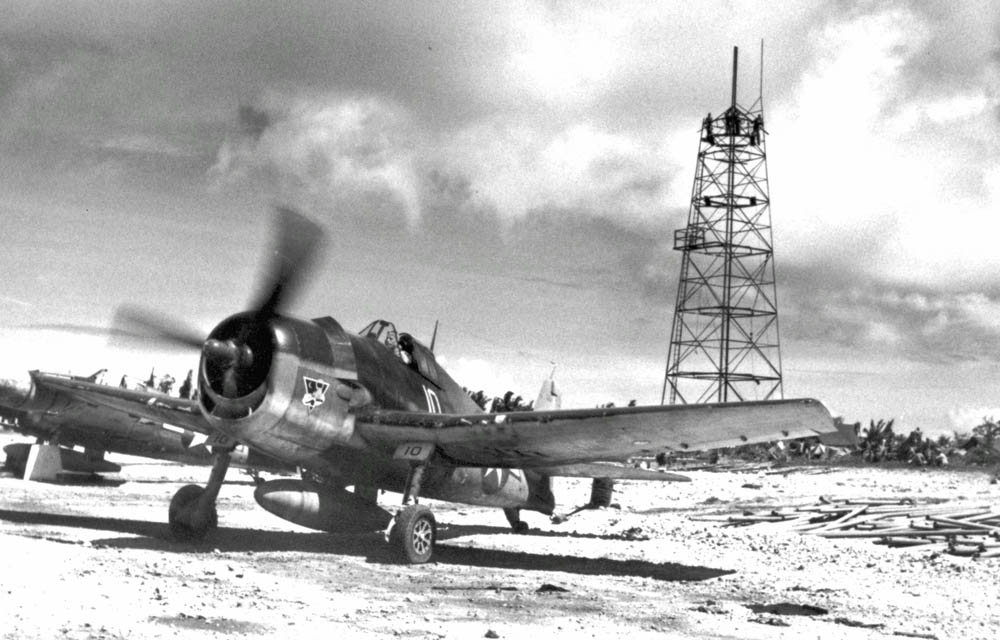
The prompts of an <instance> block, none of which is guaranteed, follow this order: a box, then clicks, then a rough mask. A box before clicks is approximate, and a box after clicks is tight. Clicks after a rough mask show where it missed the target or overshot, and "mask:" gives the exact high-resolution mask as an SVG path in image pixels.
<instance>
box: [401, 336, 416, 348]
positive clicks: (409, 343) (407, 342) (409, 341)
mask: <svg viewBox="0 0 1000 640" xmlns="http://www.w3.org/2000/svg"><path fill="white" fill-rule="evenodd" d="M399 348H400V349H403V350H404V351H413V336H411V335H410V334H408V333H401V334H399Z"/></svg>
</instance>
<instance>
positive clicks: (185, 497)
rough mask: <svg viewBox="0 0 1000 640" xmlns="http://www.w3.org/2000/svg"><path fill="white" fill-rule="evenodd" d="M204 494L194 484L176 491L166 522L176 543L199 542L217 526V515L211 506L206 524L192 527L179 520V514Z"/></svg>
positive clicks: (203, 490)
mask: <svg viewBox="0 0 1000 640" xmlns="http://www.w3.org/2000/svg"><path fill="white" fill-rule="evenodd" d="M203 493H205V489H204V488H203V487H200V486H198V485H196V484H188V485H184V486H183V487H181V488H180V489H178V490H177V493H175V494H174V497H173V498H171V500H170V509H169V511H168V516H167V522H168V525H169V527H170V535H171V536H173V538H174V540H177V541H178V542H195V541H198V540H201V539H202V538H204V537H205V535H206V534H207V533H208V532H209V531H210V530H211V529H214V528H215V527H217V526H218V525H219V514H218V512H217V511H216V510H215V505H212V510H211V512H210V513H209V518H208V521H207V522H206V524H204V525H203V526H200V527H194V526H192V525H191V523H190V522H187V521H186V520H184V519H182V518H181V513H182V512H184V511H186V509H187V507H188V506H190V505H191V504H193V503H194V502H196V501H197V500H198V498H200V497H201V495H202V494H203Z"/></svg>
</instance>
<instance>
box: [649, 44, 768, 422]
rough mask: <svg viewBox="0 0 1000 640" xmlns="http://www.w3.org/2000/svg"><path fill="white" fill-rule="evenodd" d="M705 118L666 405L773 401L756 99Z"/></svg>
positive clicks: (681, 247) (763, 161)
mask: <svg viewBox="0 0 1000 640" xmlns="http://www.w3.org/2000/svg"><path fill="white" fill-rule="evenodd" d="M737 61H738V50H737V49H736V48H734V49H733V91H732V101H731V103H730V106H729V108H728V109H726V111H725V112H724V113H722V114H721V115H719V116H717V117H714V118H713V117H712V115H711V114H709V115H708V116H706V117H705V119H704V121H703V122H702V128H701V142H700V144H699V146H698V166H697V169H696V170H695V177H694V187H693V188H692V193H691V208H690V210H689V212H688V221H687V226H686V227H684V228H683V229H678V230H676V231H675V232H674V249H675V250H677V251H680V252H682V255H683V258H682V262H681V271H680V283H679V285H678V287H677V304H676V307H675V310H674V320H673V328H672V330H671V340H670V350H669V352H668V354H667V370H666V375H665V378H664V382H663V397H662V398H661V402H664V401H666V396H667V390H668V389H669V391H670V403H671V404H678V403H679V404H688V403H703V402H737V401H743V400H755V399H756V400H766V399H775V398H782V397H783V389H782V382H781V351H780V348H779V344H778V303H777V295H776V290H775V278H774V255H773V250H772V246H773V236H772V233H771V210H770V198H769V195H768V181H767V152H766V148H765V137H766V134H765V130H764V113H763V101H762V99H761V98H758V99H757V102H755V103H754V104H753V106H752V107H750V109H744V108H743V107H741V106H740V105H739V104H738V103H737V100H736V69H737Z"/></svg>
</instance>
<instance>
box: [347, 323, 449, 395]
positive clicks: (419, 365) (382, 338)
mask: <svg viewBox="0 0 1000 640" xmlns="http://www.w3.org/2000/svg"><path fill="white" fill-rule="evenodd" d="M359 335H360V336H361V337H362V338H367V339H369V340H372V341H373V342H376V343H378V344H381V345H382V346H383V347H385V348H386V349H388V350H389V351H391V352H392V354H393V355H395V356H396V357H397V358H399V359H400V360H401V361H402V362H404V363H405V364H406V365H408V366H409V367H410V368H411V369H413V370H414V371H417V372H418V373H420V375H422V376H423V377H425V378H427V379H428V380H430V381H431V382H433V383H434V384H435V385H437V386H440V384H441V383H440V374H439V373H438V366H437V360H435V358H434V353H433V352H432V351H431V350H430V349H428V348H427V347H425V346H424V345H423V344H421V343H420V342H418V341H417V340H416V338H414V337H413V336H411V335H410V334H408V333H399V332H397V331H396V325H394V324H393V323H391V322H389V321H388V320H375V321H374V322H372V323H370V324H369V325H368V326H366V327H365V328H364V329H362V330H361V332H360V333H359Z"/></svg>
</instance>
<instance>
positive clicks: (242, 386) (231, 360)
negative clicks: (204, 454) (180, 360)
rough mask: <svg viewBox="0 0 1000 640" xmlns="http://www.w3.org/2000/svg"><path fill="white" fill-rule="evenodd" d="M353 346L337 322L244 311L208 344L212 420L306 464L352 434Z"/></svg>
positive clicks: (205, 379)
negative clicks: (350, 387)
mask: <svg viewBox="0 0 1000 640" xmlns="http://www.w3.org/2000/svg"><path fill="white" fill-rule="evenodd" d="M356 384H357V371H356V366H355V361H354V352H353V350H352V348H351V344H350V340H349V338H348V337H347V334H346V332H344V330H343V328H341V327H340V325H339V324H337V323H336V321H334V320H332V319H330V318H324V319H322V320H317V321H309V320H301V319H296V318H289V317H283V316H271V317H267V318H261V317H260V316H259V315H257V314H254V313H250V312H248V313H242V314H237V315H235V316H232V317H230V318H228V319H226V320H225V321H223V322H222V323H221V324H220V325H219V326H218V327H216V328H215V329H214V330H213V331H212V333H210V334H209V337H208V339H207V340H206V341H205V347H204V348H203V350H202V357H201V365H200V368H199V390H200V391H199V392H200V402H201V405H202V410H203V412H204V414H205V416H206V417H207V419H208V420H209V421H210V422H211V423H212V425H213V426H214V427H215V428H217V429H219V430H220V431H221V432H223V433H225V434H227V435H229V436H231V437H232V438H234V439H235V440H237V441H239V442H242V443H244V444H248V445H251V446H253V447H254V448H257V449H259V450H261V451H263V452H265V453H267V454H270V455H272V456H275V457H277V458H279V459H281V460H286V461H292V462H297V463H305V462H307V461H308V460H310V459H312V458H313V457H314V456H315V455H317V454H318V453H319V452H322V451H325V450H327V449H329V448H330V447H331V446H333V445H335V444H343V443H345V442H347V441H348V440H349V439H350V437H351V435H352V434H353V432H354V421H353V415H352V414H350V412H349V408H350V405H351V396H348V399H345V398H344V397H343V395H344V394H338V389H340V388H342V387H344V386H345V385H356Z"/></svg>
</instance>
